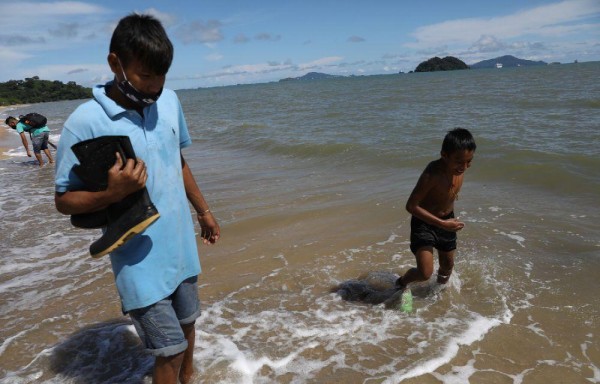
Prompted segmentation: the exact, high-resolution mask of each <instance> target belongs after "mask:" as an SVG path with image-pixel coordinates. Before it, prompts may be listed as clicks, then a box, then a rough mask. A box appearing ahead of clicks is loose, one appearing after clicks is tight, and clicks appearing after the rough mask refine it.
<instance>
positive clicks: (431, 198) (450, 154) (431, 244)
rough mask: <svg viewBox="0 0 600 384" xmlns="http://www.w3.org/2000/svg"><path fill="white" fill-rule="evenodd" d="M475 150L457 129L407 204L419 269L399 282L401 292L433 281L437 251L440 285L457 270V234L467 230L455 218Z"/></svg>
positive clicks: (467, 136) (470, 139)
mask: <svg viewBox="0 0 600 384" xmlns="http://www.w3.org/2000/svg"><path fill="white" fill-rule="evenodd" d="M475 149H476V145H475V140H474V139H473V136H472V135H471V133H470V132H469V131H468V130H466V129H464V128H456V129H453V130H451V131H450V132H448V133H447V134H446V137H445V138H444V141H443V143H442V151H441V157H440V159H438V160H435V161H432V162H431V163H429V164H428V165H427V167H426V168H425V170H424V171H423V173H422V174H421V177H420V178H419V181H418V182H417V185H416V186H415V188H414V189H413V191H412V193H411V195H410V197H409V198H408V202H407V203H406V209H407V210H408V212H410V214H411V215H412V219H411V222H410V249H411V251H412V252H413V253H414V254H415V257H416V260H417V267H416V268H411V269H409V270H408V271H407V272H406V273H405V274H404V275H402V276H400V277H399V278H398V280H397V281H396V285H397V287H398V288H400V289H405V288H406V287H407V286H408V285H409V284H410V283H412V282H415V281H425V280H428V279H429V278H430V277H431V275H432V274H433V249H434V248H435V249H437V252H438V256H439V264H440V267H439V269H438V273H437V282H438V283H439V284H446V283H447V282H448V279H449V278H450V275H451V274H452V269H453V268H454V253H455V250H456V232H458V231H460V230H461V229H462V228H463V227H464V226H465V224H464V223H462V222H460V221H459V220H458V218H455V217H454V201H455V200H457V199H458V193H459V192H460V188H461V187H462V184H463V178H464V174H465V172H466V170H467V169H468V168H469V167H470V166H471V162H472V161H473V156H474V154H475Z"/></svg>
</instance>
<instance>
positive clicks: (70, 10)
mask: <svg viewBox="0 0 600 384" xmlns="http://www.w3.org/2000/svg"><path fill="white" fill-rule="evenodd" d="M105 12H108V9H107V8H104V7H102V6H98V5H93V4H89V3H84V2H80V1H55V2H50V3H49V2H35V1H14V2H9V3H4V4H0V14H2V15H5V16H6V15H27V19H28V20H29V21H31V20H32V19H33V20H35V19H45V18H46V17H49V16H64V15H86V14H87V15H94V14H97V13H105ZM9 19H10V18H9V17H6V18H5V19H3V23H4V21H7V20H9ZM15 19H16V20H17V21H18V22H19V23H21V25H22V23H23V19H22V18H21V17H18V18H15Z"/></svg>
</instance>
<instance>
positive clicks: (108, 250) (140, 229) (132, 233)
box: [92, 213, 160, 259]
mask: <svg viewBox="0 0 600 384" xmlns="http://www.w3.org/2000/svg"><path fill="white" fill-rule="evenodd" d="M159 217H160V214H159V213H157V214H156V215H153V216H150V217H149V218H147V219H146V220H144V221H142V222H140V223H139V224H137V225H136V226H134V227H132V228H130V229H129V230H127V232H125V233H124V234H123V236H121V237H120V238H119V239H117V241H115V242H114V243H113V244H112V245H111V246H109V247H108V248H106V249H104V250H103V251H101V252H98V253H96V254H92V257H93V258H94V259H98V258H100V257H102V256H104V255H107V254H109V253H111V252H112V251H114V250H115V249H117V248H119V247H120V246H121V245H123V244H125V243H126V242H127V240H129V239H131V238H132V237H133V236H135V235H137V234H138V233H141V232H143V231H144V229H146V228H148V227H149V226H150V224H152V223H154V222H155V221H156V220H157V219H158V218H159Z"/></svg>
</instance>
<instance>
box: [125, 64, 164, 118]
mask: <svg viewBox="0 0 600 384" xmlns="http://www.w3.org/2000/svg"><path fill="white" fill-rule="evenodd" d="M117 60H119V59H117ZM119 65H120V66H121V73H122V74H123V81H117V79H116V77H115V83H117V88H118V89H119V91H121V93H122V94H123V95H125V97H127V98H128V99H129V100H131V101H133V102H134V103H135V105H137V106H139V107H142V108H145V107H147V106H149V105H152V104H154V103H156V100H158V98H159V97H160V94H161V93H162V88H161V89H160V91H158V93H157V94H155V95H149V94H147V93H144V92H141V91H138V90H137V89H136V88H135V87H134V86H133V85H132V84H131V83H130V82H129V80H127V76H126V75H125V71H124V70H123V65H122V64H121V60H119Z"/></svg>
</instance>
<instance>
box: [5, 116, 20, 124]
mask: <svg viewBox="0 0 600 384" xmlns="http://www.w3.org/2000/svg"><path fill="white" fill-rule="evenodd" d="M11 120H16V121H18V120H17V118H15V117H13V116H8V117H7V118H6V120H4V124H6V125H8V123H9V122H10V121H11Z"/></svg>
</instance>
